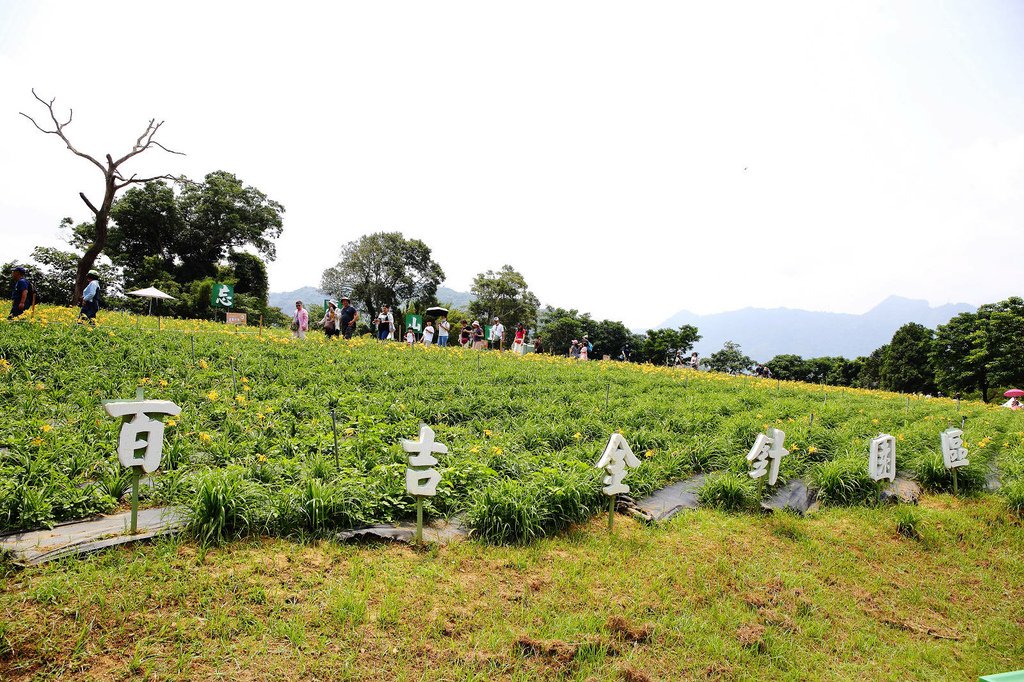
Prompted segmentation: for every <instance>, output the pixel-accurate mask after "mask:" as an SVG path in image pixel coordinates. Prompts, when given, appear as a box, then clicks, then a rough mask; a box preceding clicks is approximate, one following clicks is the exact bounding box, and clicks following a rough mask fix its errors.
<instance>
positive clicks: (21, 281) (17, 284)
mask: <svg viewBox="0 0 1024 682" xmlns="http://www.w3.org/2000/svg"><path fill="white" fill-rule="evenodd" d="M85 278H86V280H88V283H87V284H86V285H85V288H84V289H82V295H81V296H80V297H79V299H78V303H79V305H81V309H80V310H79V313H78V321H79V322H86V323H88V324H92V325H95V324H96V313H98V312H99V310H100V273H98V272H97V271H95V270H90V271H89V273H88V274H87V275H86V276H85ZM11 279H13V280H14V288H13V289H12V291H11V312H10V313H9V314H8V315H7V319H8V320H13V319H14V318H16V317H20V316H21V315H22V313H24V312H25V311H26V310H29V309H31V308H32V306H34V305H35V290H34V287H33V286H32V282H31V281H30V280H29V278H28V273H27V272H26V271H25V268H23V267H21V266H20V265H19V266H17V267H15V268H14V269H13V270H11Z"/></svg>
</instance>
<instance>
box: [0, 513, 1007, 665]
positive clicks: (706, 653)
mask: <svg viewBox="0 0 1024 682" xmlns="http://www.w3.org/2000/svg"><path fill="white" fill-rule="evenodd" d="M917 514H918V517H919V518H918V519H917V523H916V530H917V531H918V532H919V533H920V535H921V538H920V539H910V538H907V537H904V536H901V535H900V534H899V533H897V531H896V522H897V513H896V512H895V511H894V510H892V509H874V508H865V507H855V508H843V509H827V510H824V511H822V512H820V513H818V514H816V515H813V516H811V517H808V518H805V519H800V518H796V517H792V516H789V515H777V516H774V517H770V516H768V517H762V516H753V515H746V514H723V513H720V512H714V511H700V512H696V513H691V514H686V515H684V516H682V517H677V518H676V519H675V520H673V521H672V522H670V523H668V524H665V525H663V526H660V527H645V526H642V525H638V524H636V523H634V522H632V521H631V520H629V519H626V518H623V517H621V516H620V517H619V519H618V520H617V525H616V533H615V535H614V536H613V537H609V536H608V534H607V530H606V527H605V526H604V519H601V518H596V519H594V520H592V521H591V522H589V523H588V524H585V525H583V526H576V527H574V528H573V529H571V530H570V531H568V532H566V533H563V534H562V535H560V536H558V537H554V538H545V539H541V540H538V541H536V542H533V543H531V544H529V545H526V546H513V547H494V546H487V545H483V544H480V543H473V542H463V543H456V544H454V545H451V546H448V547H443V548H434V549H431V550H426V551H423V552H416V551H414V550H412V549H409V548H406V547H396V546H362V547H353V546H343V545H339V544H337V543H334V542H331V541H329V540H320V541H315V542H309V543H302V542H296V541H292V540H287V539H250V540H245V541H241V542H236V543H232V544H230V545H227V546H225V547H222V548H215V549H210V550H209V551H207V552H205V553H204V552H202V551H201V550H200V549H199V548H198V546H197V545H195V544H194V543H192V542H177V541H163V542H160V543H158V544H156V545H149V546H139V547H135V548H122V549H119V550H116V551H110V552H107V553H104V554H101V555H97V556H93V557H90V558H88V559H85V560H80V561H68V562H65V563H57V564H53V565H49V566H45V567H41V568H33V569H28V570H25V571H23V572H17V573H10V574H8V575H7V576H6V580H5V582H4V584H3V588H2V591H0V649H2V652H0V679H4V680H29V679H98V680H127V679H140V678H145V679H178V680H194V679H233V680H280V679H303V680H306V679H308V680H313V679H366V680H414V679H430V680H494V679H508V680H532V679H579V680H590V679H593V680H618V679H625V680H645V679H658V680H682V679H722V680H732V679H761V680H764V679H769V680H775V679H834V680H852V679H865V680H868V679H869V680H880V679H894V680H895V679H972V678H976V677H977V676H978V675H979V674H987V673H991V672H995V671H1005V670H1010V669H1016V668H1021V667H1024V639H1022V638H1021V633H1022V632H1024V558H1022V557H1024V553H1022V552H1021V547H1022V546H1024V527H1022V525H1021V523H1020V521H1019V519H1018V518H1017V517H1016V516H1013V515H1011V514H1010V513H1008V512H1007V511H1006V510H1005V507H1004V506H1003V505H1002V504H1001V503H1000V502H998V501H997V500H996V499H995V498H993V497H991V496H985V497H983V498H976V499H973V500H960V499H955V498H952V497H950V496H947V495H937V496H930V497H927V498H926V499H925V501H924V502H923V506H922V507H921V508H920V509H918V510H917Z"/></svg>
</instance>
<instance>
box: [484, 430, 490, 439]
mask: <svg viewBox="0 0 1024 682" xmlns="http://www.w3.org/2000/svg"><path fill="white" fill-rule="evenodd" d="M484 435H485V436H487V437H488V438H490V437H491V430H490V429H484Z"/></svg>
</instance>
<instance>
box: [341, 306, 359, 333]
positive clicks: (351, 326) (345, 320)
mask: <svg viewBox="0 0 1024 682" xmlns="http://www.w3.org/2000/svg"><path fill="white" fill-rule="evenodd" d="M338 319H339V324H340V325H341V335H342V336H344V337H345V338H346V339H351V338H352V332H354V331H355V329H356V321H357V320H359V311H358V310H356V309H355V308H353V307H352V305H351V304H350V303H349V302H348V296H342V297H341V310H339V311H338Z"/></svg>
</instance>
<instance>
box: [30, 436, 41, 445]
mask: <svg viewBox="0 0 1024 682" xmlns="http://www.w3.org/2000/svg"><path fill="white" fill-rule="evenodd" d="M42 444H43V439H42V438H38V437H37V438H33V439H32V445H34V446H36V447H39V446H40V445H42Z"/></svg>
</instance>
